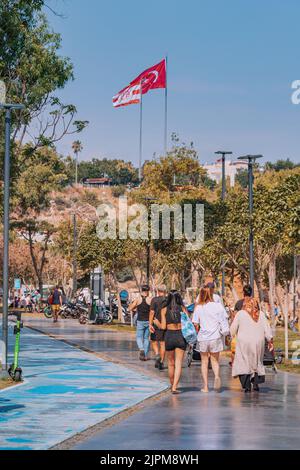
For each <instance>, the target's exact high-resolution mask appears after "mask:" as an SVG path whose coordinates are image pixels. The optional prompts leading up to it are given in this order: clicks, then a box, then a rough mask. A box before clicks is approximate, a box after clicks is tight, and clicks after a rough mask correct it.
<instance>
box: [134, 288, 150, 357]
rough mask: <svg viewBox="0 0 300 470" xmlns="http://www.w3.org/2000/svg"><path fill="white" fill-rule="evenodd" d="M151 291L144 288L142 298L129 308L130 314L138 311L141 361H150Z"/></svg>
mask: <svg viewBox="0 0 300 470" xmlns="http://www.w3.org/2000/svg"><path fill="white" fill-rule="evenodd" d="M149 291H150V288H149V286H147V285H144V286H142V288H141V295H140V297H139V298H138V299H136V300H134V301H133V302H132V303H131V304H130V305H129V308H128V310H129V312H134V311H135V310H136V311H137V324H136V342H137V345H138V348H139V359H140V360H141V361H147V360H148V353H149V349H150V330H149V317H150V303H151V299H150V297H149V294H150V292H149Z"/></svg>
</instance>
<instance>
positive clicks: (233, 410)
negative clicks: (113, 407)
mask: <svg viewBox="0 0 300 470" xmlns="http://www.w3.org/2000/svg"><path fill="white" fill-rule="evenodd" d="M32 324H33V325H34V326H35V327H39V328H42V329H44V330H45V331H47V332H48V333H52V334H57V335H59V336H60V337H64V338H65V339H67V340H70V341H72V342H73V343H76V344H78V345H80V346H81V347H87V348H89V349H94V350H95V351H98V352H100V353H102V352H107V353H108V355H109V356H110V357H111V358H112V359H113V360H115V361H119V362H121V363H122V362H125V363H126V364H127V365H129V366H130V367H143V368H145V373H147V374H151V375H152V374H153V375H154V376H155V377H158V378H159V379H160V380H162V379H163V378H164V377H165V376H166V372H158V371H156V370H155V369H154V367H153V361H149V362H148V363H139V362H138V361H137V359H136V346H135V340H134V335H132V334H122V333H114V332H108V331H104V330H103V329H101V328H99V327H95V326H87V325H86V326H85V328H80V327H79V326H78V323H76V322H72V321H70V322H68V321H66V322H64V323H61V324H58V325H53V324H52V323H49V322H48V323H46V322H45V321H43V320H42V321H36V320H34V321H33V322H32ZM230 372H231V371H230V368H229V366H228V365H227V360H225V361H223V363H222V367H221V374H222V380H223V389H222V391H221V393H215V392H211V393H209V394H208V395H204V394H201V393H200V385H201V382H200V367H199V364H198V363H193V364H192V366H191V368H190V369H187V368H185V369H184V372H183V377H182V392H183V393H182V394H181V395H179V396H172V395H171V394H170V395H169V394H167V395H165V396H163V397H162V398H161V399H160V400H158V401H156V402H155V403H154V404H150V405H149V406H147V405H146V406H145V407H144V408H143V409H142V410H140V411H138V412H136V413H134V414H132V415H131V416H129V417H128V418H126V419H124V420H122V421H121V422H119V423H117V424H114V425H113V426H111V427H110V428H105V429H104V430H103V431H101V432H99V433H97V434H96V435H94V436H90V437H88V438H86V439H84V440H83V442H82V443H80V444H72V441H71V442H70V444H69V447H70V446H71V448H72V447H73V448H77V449H106V450H107V449H112V450H113V449H120V450H127V449H130V448H132V449H143V450H145V449H146V450H147V449H157V450H159V449H168V450H169V449H170V450H172V449H173V450H179V449H184V450H193V449H198V450H202V449H300V434H299V426H300V376H297V375H293V374H287V373H278V374H277V375H275V374H273V373H269V374H268V375H267V381H266V384H265V385H264V386H262V387H261V392H260V394H255V393H253V394H251V395H245V394H244V393H243V392H241V390H240V387H239V383H238V381H237V380H234V379H232V378H231V375H230ZM211 382H212V378H211Z"/></svg>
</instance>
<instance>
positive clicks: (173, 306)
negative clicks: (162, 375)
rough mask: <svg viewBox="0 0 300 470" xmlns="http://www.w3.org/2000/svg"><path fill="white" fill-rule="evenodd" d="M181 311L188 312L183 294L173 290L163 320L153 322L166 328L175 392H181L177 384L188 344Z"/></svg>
mask: <svg viewBox="0 0 300 470" xmlns="http://www.w3.org/2000/svg"><path fill="white" fill-rule="evenodd" d="M181 312H185V313H187V310H186V308H185V306H184V305H183V300H182V298H181V295H180V294H179V292H177V291H176V290H172V291H171V292H170V294H169V296H168V298H167V306H166V307H165V308H163V309H162V311H161V321H160V322H159V321H158V320H157V319H155V320H154V322H153V323H154V324H155V325H156V326H158V328H161V329H163V330H166V334H165V347H166V353H167V359H168V369H169V378H170V382H171V386H172V393H173V394H177V393H179V392H178V390H177V386H178V383H179V380H180V376H181V370H182V361H183V358H184V352H185V350H186V346H187V343H186V341H185V339H184V337H183V335H182V331H181Z"/></svg>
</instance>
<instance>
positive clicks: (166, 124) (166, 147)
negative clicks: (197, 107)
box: [164, 55, 168, 155]
mask: <svg viewBox="0 0 300 470" xmlns="http://www.w3.org/2000/svg"><path fill="white" fill-rule="evenodd" d="M165 61H166V88H165V139H164V140H165V142H164V143H165V146H164V151H165V155H166V154H167V149H168V55H166V57H165Z"/></svg>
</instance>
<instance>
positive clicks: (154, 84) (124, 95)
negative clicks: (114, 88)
mask: <svg viewBox="0 0 300 470" xmlns="http://www.w3.org/2000/svg"><path fill="white" fill-rule="evenodd" d="M166 87H167V71H166V60H165V59H164V60H162V61H161V62H159V64H156V65H153V67H150V68H149V69H147V70H145V71H144V72H142V73H141V74H140V75H139V76H138V77H136V78H135V79H134V80H132V82H130V84H129V85H128V86H127V87H125V88H123V89H122V90H121V91H119V93H117V94H116V95H115V96H114V97H113V106H114V107H115V108H118V107H120V106H128V105H129V104H135V103H139V102H140V100H141V95H144V94H145V93H148V91H149V90H153V89H154V88H166Z"/></svg>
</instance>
